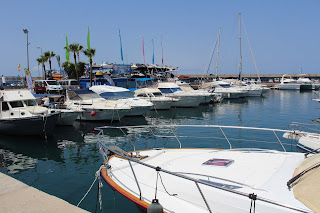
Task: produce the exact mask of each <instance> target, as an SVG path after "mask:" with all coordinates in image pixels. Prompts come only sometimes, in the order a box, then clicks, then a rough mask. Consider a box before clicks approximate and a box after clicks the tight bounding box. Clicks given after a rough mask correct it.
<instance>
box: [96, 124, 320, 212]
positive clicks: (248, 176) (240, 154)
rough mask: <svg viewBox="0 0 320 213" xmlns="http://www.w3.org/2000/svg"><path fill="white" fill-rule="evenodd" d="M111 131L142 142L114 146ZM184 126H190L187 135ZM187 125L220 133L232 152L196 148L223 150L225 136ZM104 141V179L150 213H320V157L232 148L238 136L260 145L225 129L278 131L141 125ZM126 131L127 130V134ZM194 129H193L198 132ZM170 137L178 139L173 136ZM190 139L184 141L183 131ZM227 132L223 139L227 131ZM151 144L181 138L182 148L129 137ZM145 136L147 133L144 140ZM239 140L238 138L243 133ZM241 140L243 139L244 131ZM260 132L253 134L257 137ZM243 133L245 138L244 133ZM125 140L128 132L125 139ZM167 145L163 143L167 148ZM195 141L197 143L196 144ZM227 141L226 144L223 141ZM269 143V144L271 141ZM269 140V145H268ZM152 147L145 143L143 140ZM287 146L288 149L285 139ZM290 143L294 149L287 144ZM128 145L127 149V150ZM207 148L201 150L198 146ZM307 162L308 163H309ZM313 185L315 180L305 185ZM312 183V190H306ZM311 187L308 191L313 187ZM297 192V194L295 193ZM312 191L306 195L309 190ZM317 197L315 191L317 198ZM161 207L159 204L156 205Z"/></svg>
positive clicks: (102, 147) (100, 140)
mask: <svg viewBox="0 0 320 213" xmlns="http://www.w3.org/2000/svg"><path fill="white" fill-rule="evenodd" d="M104 128H108V132H109V131H112V130H110V128H112V129H115V130H114V131H118V132H120V131H119V130H116V129H122V131H121V132H122V133H124V132H126V133H124V134H128V142H129V138H130V143H131V144H132V145H135V146H134V147H133V151H130V152H126V151H124V150H122V149H121V148H119V147H117V146H114V145H109V146H107V145H106V143H109V144H110V142H109V141H108V140H107V141H106V142H103V140H105V139H107V138H108V137H106V135H103V130H102V129H104ZM184 128H187V129H186V130H185V129H184ZM188 128H193V129H194V128H197V129H198V128H199V130H196V132H199V133H201V132H204V131H208V132H212V133H214V132H215V133H217V131H221V137H220V139H222V138H225V139H226V140H227V141H226V142H227V144H229V145H230V150H226V149H215V148H189V147H190V142H191V141H193V143H192V144H193V145H197V144H199V143H201V140H210V142H212V143H210V144H216V145H218V142H217V141H218V140H219V139H218V138H217V136H219V134H218V135H216V134H215V135H213V136H212V137H209V138H208V137H206V138H203V137H201V135H200V134H199V137H197V136H195V135H189V137H188V132H189V131H188ZM98 129H100V130H101V132H100V133H99V135H101V136H102V135H103V137H98V140H99V145H100V153H102V155H103V157H104V160H105V162H104V167H102V168H101V175H102V177H103V178H104V179H105V181H106V182H107V183H108V184H109V185H110V186H111V187H112V188H113V189H114V190H115V191H118V192H119V193H120V194H122V195H123V196H125V197H126V198H128V199H129V200H131V201H132V202H134V203H135V204H136V205H138V206H139V208H140V209H141V210H144V211H146V210H147V209H148V210H149V209H150V210H151V209H152V208H153V207H154V205H157V206H159V204H160V205H161V207H162V208H163V211H164V212H176V213H178V212H183V213H185V212H249V211H250V212H251V211H253V212H255V211H257V212H311V210H313V211H315V212H318V211H319V210H320V205H319V202H318V197H317V194H318V190H319V184H318V181H317V177H319V175H318V174H319V169H318V168H319V165H320V164H319V161H320V155H319V154H318V155H313V154H311V155H309V156H308V158H307V159H305V158H306V157H305V155H304V154H303V153H297V152H281V151H275V150H267V149H254V148H238V149H231V147H232V146H231V139H234V140H235V141H236V140H241V142H239V145H240V144H243V143H244V142H247V143H248V144H249V143H251V144H252V143H253V142H255V144H258V143H261V142H262V141H259V140H256V141H254V140H252V139H251V140H249V141H244V140H243V138H239V139H237V138H228V137H227V136H226V135H225V132H226V131H236V132H240V131H249V130H250V131H251V130H254V131H262V132H263V133H262V135H263V140H266V134H267V133H270V134H271V135H273V137H274V139H275V140H279V141H280V139H276V138H278V137H277V134H276V133H275V132H286V131H287V130H276V129H267V128H251V127H234V126H229V127H228V126H218V125H181V126H179V125H162V126H136V127H101V128H98ZM124 130H125V131H124ZM193 132H194V131H193ZM170 133H171V134H170ZM182 133H184V134H187V136H182V135H181V134H182ZM222 133H223V134H222ZM130 134H134V136H135V138H139V139H140V140H142V139H144V140H146V141H148V143H150V144H153V145H154V144H160V146H163V145H164V144H170V145H171V147H172V144H171V143H168V142H169V141H168V140H169V139H172V140H173V139H177V142H178V143H177V144H179V148H154V147H153V148H152V149H145V147H142V148H143V150H137V149H136V146H137V145H138V144H139V143H134V142H133V141H132V140H131V139H132V137H130ZM137 134H140V136H137ZM148 135H149V136H151V137H152V138H153V140H155V141H156V142H154V141H150V140H151V139H150V138H151V137H147V136H148ZM236 135H237V134H236ZM239 135H242V134H239ZM258 135H260V134H256V132H255V133H253V134H246V136H248V137H249V138H250V137H254V136H258ZM243 136H244V135H243ZM122 138H123V135H122ZM187 139H189V143H188V144H189V145H188V148H182V146H183V144H184V143H183V142H184V141H183V140H187ZM161 140H163V143H161ZM195 141H196V143H195ZM220 142H221V141H220ZM269 142H270V141H269ZM269 142H268V141H264V142H263V143H265V145H267V144H268V143H269ZM143 144H144V145H145V143H143ZM280 144H281V146H282V147H283V148H285V146H286V144H284V143H282V142H281V141H280ZM288 146H290V145H289V144H288ZM126 147H127V146H126ZM198 147H201V145H198ZM305 164H306V165H305ZM306 182H308V183H306ZM306 184H308V185H309V186H311V187H309V186H306V187H305V185H306ZM308 187H309V188H308ZM291 189H293V190H291ZM303 190H305V191H303ZM310 193H311V194H310ZM154 203H155V204H154Z"/></svg>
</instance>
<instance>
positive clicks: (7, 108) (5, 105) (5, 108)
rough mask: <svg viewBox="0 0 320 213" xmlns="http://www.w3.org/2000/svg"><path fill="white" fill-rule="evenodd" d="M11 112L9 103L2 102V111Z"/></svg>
mask: <svg viewBox="0 0 320 213" xmlns="http://www.w3.org/2000/svg"><path fill="white" fill-rule="evenodd" d="M5 110H9V106H8V103H7V102H2V111H5Z"/></svg>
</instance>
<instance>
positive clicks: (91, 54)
mask: <svg viewBox="0 0 320 213" xmlns="http://www.w3.org/2000/svg"><path fill="white" fill-rule="evenodd" d="M82 52H83V54H85V55H86V56H87V57H88V58H89V59H90V86H92V57H94V55H95V54H96V49H86V50H83V51H82Z"/></svg>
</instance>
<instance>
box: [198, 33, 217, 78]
mask: <svg viewBox="0 0 320 213" xmlns="http://www.w3.org/2000/svg"><path fill="white" fill-rule="evenodd" d="M217 43H218V38H217V40H216V43H215V44H214V47H213V48H212V51H211V54H210V57H209V60H208V64H207V66H206V68H205V69H204V71H203V75H202V76H201V80H203V79H204V75H205V74H206V73H207V74H208V73H209V69H210V65H211V61H212V58H213V54H214V51H215V50H216V46H217Z"/></svg>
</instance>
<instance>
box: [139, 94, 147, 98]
mask: <svg viewBox="0 0 320 213" xmlns="http://www.w3.org/2000/svg"><path fill="white" fill-rule="evenodd" d="M137 97H147V96H146V94H139V95H137Z"/></svg>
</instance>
